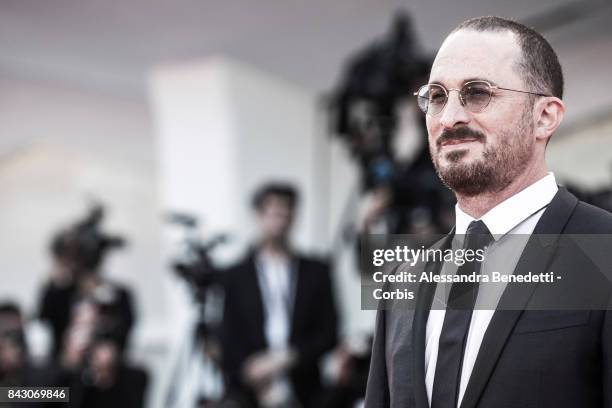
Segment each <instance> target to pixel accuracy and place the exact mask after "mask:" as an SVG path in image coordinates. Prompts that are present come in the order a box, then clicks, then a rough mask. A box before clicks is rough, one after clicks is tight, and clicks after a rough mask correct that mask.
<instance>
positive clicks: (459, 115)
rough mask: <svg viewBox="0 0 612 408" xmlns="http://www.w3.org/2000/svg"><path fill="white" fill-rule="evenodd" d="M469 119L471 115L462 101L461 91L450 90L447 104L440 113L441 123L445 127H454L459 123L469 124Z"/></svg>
mask: <svg viewBox="0 0 612 408" xmlns="http://www.w3.org/2000/svg"><path fill="white" fill-rule="evenodd" d="M469 121H470V115H469V112H468V111H467V109H466V108H465V106H463V104H462V103H461V100H460V96H459V91H457V90H454V89H453V90H451V91H449V92H448V100H447V101H446V106H444V109H443V110H442V113H441V114H440V124H441V125H442V127H443V128H444V129H452V128H453V127H455V126H456V125H457V124H467V123H468V122H469Z"/></svg>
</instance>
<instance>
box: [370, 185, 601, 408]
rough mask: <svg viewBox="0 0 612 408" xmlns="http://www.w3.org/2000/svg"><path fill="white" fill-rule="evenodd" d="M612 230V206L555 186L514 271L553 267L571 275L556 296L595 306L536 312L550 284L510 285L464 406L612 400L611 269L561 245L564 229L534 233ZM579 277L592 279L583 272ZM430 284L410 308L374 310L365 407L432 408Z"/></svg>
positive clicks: (591, 406)
mask: <svg viewBox="0 0 612 408" xmlns="http://www.w3.org/2000/svg"><path fill="white" fill-rule="evenodd" d="M610 233H612V215H611V214H610V213H608V212H605V211H603V210H601V209H598V208H596V207H593V206H590V205H588V204H586V203H583V202H580V201H578V200H577V199H576V197H574V196H573V195H572V194H570V193H569V192H567V190H565V189H563V188H560V189H559V191H558V193H557V194H556V196H555V197H554V199H553V200H552V202H551V203H550V205H549V206H548V208H547V209H546V211H545V212H544V214H543V215H542V217H541V218H540V220H539V222H538V224H537V225H536V227H535V230H534V235H532V237H531V238H530V240H529V242H528V243H527V245H526V247H525V250H524V251H523V254H522V255H521V258H520V260H519V263H518V265H517V267H516V270H515V271H519V272H526V271H532V272H534V273H540V272H544V271H546V272H548V271H551V270H552V271H559V272H560V273H563V274H564V275H565V277H567V278H568V279H566V280H564V281H563V283H561V284H560V286H558V288H557V289H556V292H555V293H554V295H555V296H558V297H559V299H561V297H562V296H572V294H575V293H576V292H575V291H582V292H583V293H589V294H590V297H591V298H592V300H593V304H594V305H595V304H596V305H600V306H601V307H599V306H597V307H594V308H593V309H591V310H532V309H533V308H532V307H530V306H532V305H533V302H534V301H537V300H536V299H538V297H539V298H542V297H545V296H546V295H547V293H546V291H547V290H548V287H547V286H546V285H544V284H537V283H534V284H523V285H517V286H508V287H507V289H506V291H505V292H504V294H503V296H502V299H501V300H500V302H501V303H503V302H505V301H507V300H509V299H512V303H513V304H515V305H516V304H519V305H524V307H522V308H518V309H517V310H497V311H496V312H495V314H494V315H493V318H492V320H491V322H490V324H489V326H488V328H487V330H486V333H485V336H484V338H483V341H482V343H481V347H480V350H479V353H478V356H477V359H476V362H475V364H474V368H473V371H472V375H471V376H470V379H469V382H468V386H467V389H466V392H465V395H464V397H463V400H462V403H461V406H460V408H473V407H479V408H500V407H504V408H531V407H533V408H564V407H568V408H570V407H572V408H574V407H581V408H595V407H597V408H602V407H606V408H611V407H612V311H607V310H606V309H607V308H609V305H610V297H611V294H612V289H611V285H610V281H609V280H608V278H606V277H605V275H606V274H607V273H609V272H610V271H609V270H605V271H602V270H600V269H598V267H597V266H596V265H594V264H593V262H592V258H591V257H589V256H587V255H585V253H584V251H583V249H581V248H577V247H568V246H567V245H565V244H562V243H561V241H560V240H559V237H563V235H557V236H556V238H555V235H548V236H544V237H542V236H537V235H535V234H610ZM546 237H552V239H550V238H546ZM446 240H447V241H449V240H450V237H447V238H446ZM442 245H445V243H442ZM610 249H611V250H612V248H610ZM607 266H608V268H610V267H612V264H611V263H608V264H607ZM515 273H516V272H515ZM585 274H594V275H593V276H596V277H595V278H593V279H583V277H584V276H586V275H585ZM589 276H590V275H589ZM602 277H603V278H602ZM608 277H609V275H608ZM434 290H435V284H425V285H421V286H420V287H419V290H418V292H417V297H416V305H417V306H416V308H415V310H412V311H411V310H406V308H405V307H400V306H393V307H390V308H387V310H382V309H381V310H379V313H378V317H377V323H376V332H375V340H374V344H373V354H372V363H371V366H370V375H369V379H368V387H367V393H366V408H381V407H398V408H399V407H402V408H411V407H418V408H425V407H428V400H427V394H426V388H425V335H426V333H425V330H426V326H427V318H428V315H429V309H430V307H431V301H432V297H433V294H434ZM521 309H522V310H521Z"/></svg>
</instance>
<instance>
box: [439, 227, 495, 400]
mask: <svg viewBox="0 0 612 408" xmlns="http://www.w3.org/2000/svg"><path fill="white" fill-rule="evenodd" d="M492 240H493V237H492V236H491V233H490V232H489V229H488V228H487V226H486V225H485V224H484V222H482V221H472V222H471V223H470V225H469V226H468V229H467V232H466V235H465V242H464V246H463V247H464V249H471V250H474V251H476V250H478V249H483V248H484V247H485V246H487V245H488V244H489V243H490V242H491V241H492ZM481 264H482V262H477V261H473V262H467V261H466V262H465V263H464V264H463V265H461V266H460V267H459V269H457V275H470V274H472V273H476V274H477V275H478V274H480V266H481ZM477 294H478V283H469V282H465V283H453V285H452V287H451V290H450V294H449V296H448V303H447V307H446V314H445V316H444V323H443V324H442V332H441V333H440V343H439V348H438V359H437V363H436V373H435V376H434V384H433V391H432V396H431V408H456V407H457V398H458V396H459V384H460V379H461V366H462V363H463V354H464V352H465V343H466V339H467V334H468V330H469V328H470V321H471V319H472V311H473V310H474V303H475V302H476V295H477Z"/></svg>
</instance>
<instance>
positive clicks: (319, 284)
mask: <svg viewBox="0 0 612 408" xmlns="http://www.w3.org/2000/svg"><path fill="white" fill-rule="evenodd" d="M296 206H297V192H296V190H295V189H294V188H293V187H292V186H290V185H285V184H277V183H272V184H267V185H264V186H263V187H261V188H260V189H259V190H258V191H257V193H256V194H255V196H254V199H253V208H254V210H255V217H256V221H257V226H258V230H259V239H258V241H257V243H256V244H255V246H254V248H253V249H252V251H250V252H249V254H248V255H247V256H246V258H245V259H244V260H243V261H242V262H240V263H239V264H237V265H236V266H234V267H232V268H230V270H229V271H227V273H225V274H224V275H225V278H226V285H225V288H226V290H225V307H224V315H223V323H222V327H221V336H220V337H221V346H222V364H223V369H224V373H225V376H226V380H227V392H228V399H231V400H233V401H235V402H237V403H238V404H239V406H243V407H310V406H317V398H318V397H319V393H320V391H321V383H320V373H319V360H320V358H321V356H322V355H323V354H325V353H326V352H327V351H329V350H331V349H332V348H333V347H334V346H335V344H336V335H337V333H336V325H337V321H336V319H337V318H336V308H335V303H334V297H333V291H332V284H331V279H330V271H329V266H328V265H327V264H326V263H323V262H320V261H317V260H313V259H309V258H306V257H304V256H301V255H299V254H298V253H297V252H296V251H295V250H294V249H293V248H292V247H291V245H290V242H289V235H290V230H291V225H292V222H293V220H294V216H295V208H296Z"/></svg>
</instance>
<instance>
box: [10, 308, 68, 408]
mask: <svg viewBox="0 0 612 408" xmlns="http://www.w3.org/2000/svg"><path fill="white" fill-rule="evenodd" d="M58 379H59V377H58V373H57V371H55V370H53V369H51V368H50V367H47V366H44V367H43V366H38V365H35V364H34V363H33V362H32V361H31V359H30V356H29V353H28V346H27V342H26V336H25V331H24V321H23V317H22V315H21V311H20V309H19V307H18V306H17V305H16V304H14V303H11V302H4V303H1V304H0V386H1V387H35V386H47V387H51V386H57V385H58V384H57V381H58ZM49 404H50V403H49ZM21 405H23V404H15V405H14V406H21ZM2 406H3V407H4V406H13V405H5V404H3V405H2ZM29 406H34V405H33V404H29ZM35 406H38V407H44V406H46V405H45V404H44V403H40V404H36V405H35Z"/></svg>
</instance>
